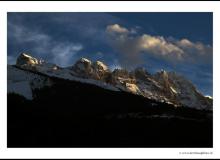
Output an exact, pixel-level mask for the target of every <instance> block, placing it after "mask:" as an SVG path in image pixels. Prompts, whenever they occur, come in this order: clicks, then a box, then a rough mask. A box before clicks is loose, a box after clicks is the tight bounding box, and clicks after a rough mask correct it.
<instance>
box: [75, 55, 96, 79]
mask: <svg viewBox="0 0 220 160" xmlns="http://www.w3.org/2000/svg"><path fill="white" fill-rule="evenodd" d="M72 69H73V71H74V72H76V73H77V74H79V76H81V77H85V78H88V77H89V76H90V75H91V74H92V72H93V69H92V62H91V61H90V60H89V59H87V58H80V59H79V60H78V61H76V63H75V64H74V65H73V67H72Z"/></svg>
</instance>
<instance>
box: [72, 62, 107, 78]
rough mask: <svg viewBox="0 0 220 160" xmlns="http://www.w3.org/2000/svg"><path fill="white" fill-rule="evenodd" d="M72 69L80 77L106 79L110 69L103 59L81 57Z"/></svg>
mask: <svg viewBox="0 0 220 160" xmlns="http://www.w3.org/2000/svg"><path fill="white" fill-rule="evenodd" d="M72 70H73V71H74V72H76V74H77V75H78V76H80V77H84V78H92V79H97V80H105V79H106V78H107V77H108V76H109V74H110V70H109V69H108V67H107V65H106V64H104V63H103V62H101V61H96V62H92V61H91V60H89V59H86V58H81V59H80V60H78V61H77V62H76V63H75V64H74V65H73V67H72Z"/></svg>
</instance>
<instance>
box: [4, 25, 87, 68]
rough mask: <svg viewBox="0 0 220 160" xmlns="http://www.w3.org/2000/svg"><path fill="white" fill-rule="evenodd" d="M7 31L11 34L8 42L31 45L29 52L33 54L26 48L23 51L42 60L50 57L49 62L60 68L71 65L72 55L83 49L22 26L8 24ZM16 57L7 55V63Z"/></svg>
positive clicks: (77, 45) (10, 62)
mask: <svg viewBox="0 0 220 160" xmlns="http://www.w3.org/2000/svg"><path fill="white" fill-rule="evenodd" d="M8 27H9V30H10V32H11V34H10V36H9V37H8V39H9V40H11V41H12V40H13V43H15V44H17V45H18V44H22V46H25V45H24V44H27V48H28V45H29V44H31V48H30V49H31V50H32V51H33V52H34V53H31V52H30V51H28V49H27V48H24V49H23V50H25V51H27V52H29V53H30V54H34V56H37V57H40V58H43V57H44V56H48V57H50V59H49V62H52V63H56V64H58V65H61V66H66V65H70V64H73V62H72V61H73V59H74V55H75V54H76V53H77V52H78V51H80V50H82V49H83V46H82V44H79V43H73V42H62V41H61V42H60V41H56V40H55V39H53V38H51V37H50V36H49V35H47V34H45V33H43V32H40V31H37V30H32V29H30V28H26V27H24V26H22V25H17V24H12V23H8ZM18 54H20V53H17V55H9V54H8V63H9V64H12V63H13V62H15V60H16V56H18Z"/></svg>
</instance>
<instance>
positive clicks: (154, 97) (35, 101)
mask: <svg viewBox="0 0 220 160" xmlns="http://www.w3.org/2000/svg"><path fill="white" fill-rule="evenodd" d="M212 138H213V137H212V99H211V98H208V97H205V96H203V95H202V94H201V93H200V92H199V91H198V90H197V89H196V88H195V86H194V85H193V84H192V83H191V82H190V81H189V80H187V79H185V78H184V77H183V76H180V75H178V74H177V73H174V72H166V71H164V70H162V71H161V72H158V73H156V74H153V75H152V74H150V73H148V72H147V71H146V69H144V68H137V69H135V70H132V71H127V70H125V69H115V70H114V71H111V70H110V69H109V68H108V66H107V65H105V64H104V63H103V62H100V61H96V62H91V61H90V60H88V59H86V58H81V59H80V60H78V61H77V62H76V63H75V64H74V65H73V66H70V67H66V68H63V67H60V66H57V65H56V64H51V63H47V62H45V61H43V60H38V59H36V58H34V57H32V56H30V55H28V54H25V53H23V54H21V55H20V56H19V57H18V59H17V62H16V65H8V147H212V144H213V142H212Z"/></svg>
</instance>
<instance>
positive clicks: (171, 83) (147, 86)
mask: <svg viewBox="0 0 220 160" xmlns="http://www.w3.org/2000/svg"><path fill="white" fill-rule="evenodd" d="M29 71H31V72H29ZM33 72H35V73H36V74H34V73H33ZM37 73H42V74H44V75H46V76H48V77H58V78H62V79H67V80H72V81H80V82H82V83H89V84H94V85H97V86H99V87H102V88H105V89H109V90H113V91H120V90H123V91H126V92H130V93H132V94H138V95H142V96H144V97H146V98H149V99H154V100H156V101H160V102H166V103H171V104H173V105H174V106H182V105H184V106H188V107H191V108H196V109H208V110H210V109H212V99H209V98H207V97H205V96H203V95H202V94H201V93H200V92H199V91H198V90H197V89H196V88H195V87H194V85H193V84H192V83H191V82H190V81H188V80H187V79H185V78H184V77H182V76H180V75H177V74H176V73H174V72H166V71H164V70H162V71H160V72H157V73H155V74H154V75H151V74H149V73H148V72H147V71H146V69H144V68H137V69H135V70H133V71H130V72H129V71H127V70H125V69H115V70H114V71H113V72H111V71H110V70H109V69H108V66H107V65H105V64H104V63H103V62H100V61H96V62H92V61H90V60H88V59H86V58H81V59H80V60H78V61H77V62H76V63H75V64H74V65H73V66H71V67H67V68H62V67H59V66H57V65H56V64H51V63H47V62H45V61H43V60H38V59H36V58H33V57H31V56H30V55H27V54H24V53H23V54H21V55H20V56H19V57H18V59H17V63H16V67H15V66H8V92H15V93H18V94H21V95H23V96H25V97H26V98H28V99H32V98H33V96H32V90H33V89H35V88H41V87H44V86H48V85H52V82H50V81H49V80H50V78H45V77H44V76H40V75H39V74H37Z"/></svg>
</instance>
